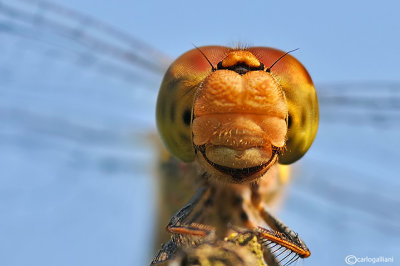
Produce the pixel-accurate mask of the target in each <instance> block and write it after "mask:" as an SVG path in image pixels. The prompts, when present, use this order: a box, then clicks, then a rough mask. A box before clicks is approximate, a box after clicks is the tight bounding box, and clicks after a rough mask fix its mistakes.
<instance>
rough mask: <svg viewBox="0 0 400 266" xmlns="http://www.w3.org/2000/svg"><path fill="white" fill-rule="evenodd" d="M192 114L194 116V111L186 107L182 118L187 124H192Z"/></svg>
mask: <svg viewBox="0 0 400 266" xmlns="http://www.w3.org/2000/svg"><path fill="white" fill-rule="evenodd" d="M191 116H192V113H191V112H190V110H189V109H186V110H185V111H184V112H183V115H182V119H183V123H185V125H187V126H190V118H191Z"/></svg>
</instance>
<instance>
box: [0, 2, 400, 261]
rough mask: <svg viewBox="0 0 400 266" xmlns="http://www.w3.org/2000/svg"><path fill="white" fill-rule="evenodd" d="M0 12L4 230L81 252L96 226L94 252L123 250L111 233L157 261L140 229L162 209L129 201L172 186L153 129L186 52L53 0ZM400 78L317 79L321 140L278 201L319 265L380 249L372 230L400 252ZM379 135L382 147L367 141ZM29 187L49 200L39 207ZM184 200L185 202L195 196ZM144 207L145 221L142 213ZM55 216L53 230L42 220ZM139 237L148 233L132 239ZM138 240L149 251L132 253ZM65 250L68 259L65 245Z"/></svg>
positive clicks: (26, 246) (127, 252)
mask: <svg viewBox="0 0 400 266" xmlns="http://www.w3.org/2000/svg"><path fill="white" fill-rule="evenodd" d="M0 18H1V20H0V25H1V30H0V38H1V43H2V47H3V48H2V50H3V51H2V55H1V57H0V59H1V63H0V66H1V72H0V73H1V94H2V97H1V102H0V103H1V110H2V112H1V115H2V118H3V119H2V121H4V122H3V125H2V140H3V142H2V147H3V148H2V158H3V162H5V165H8V166H9V167H7V168H5V169H4V171H6V172H5V173H4V174H3V175H4V176H7V177H8V178H4V179H2V181H1V182H2V188H3V189H4V190H5V193H3V195H6V197H7V198H6V201H7V202H8V204H7V205H5V204H4V203H2V209H3V210H5V212H4V213H5V217H6V218H5V220H4V221H3V223H5V224H6V225H7V226H5V227H3V228H10V227H12V228H16V230H15V231H17V232H21V233H20V234H17V235H15V234H12V232H13V231H12V230H9V231H8V232H2V235H5V236H6V239H15V241H14V242H15V243H17V242H18V243H23V244H22V245H18V247H19V250H21V252H23V253H27V252H30V250H32V248H33V250H35V251H36V254H44V253H43V252H42V251H41V250H40V249H39V247H33V246H34V245H30V244H31V242H30V241H27V240H26V238H25V237H24V235H29V236H30V239H44V242H45V245H46V246H47V247H49V248H50V247H52V246H54V243H56V244H57V245H58V246H57V245H56V246H57V247H59V248H58V250H60V251H59V252H61V254H62V255H64V256H67V254H69V253H71V252H72V253H73V254H75V256H74V257H75V258H76V259H77V258H82V257H85V254H86V253H85V254H83V251H82V250H85V248H86V245H85V244H76V243H75V244H74V245H73V244H70V243H72V242H76V241H72V239H71V236H79V235H81V233H82V231H81V229H80V227H82V228H84V229H86V230H85V232H88V235H89V237H88V240H87V241H88V242H86V244H87V243H90V245H89V246H90V247H89V248H88V250H89V252H88V253H89V254H96V255H97V256H98V257H99V259H101V260H102V261H107V259H108V260H111V259H110V257H112V256H106V255H105V254H104V256H103V255H98V252H95V250H96V247H97V248H98V247H99V244H97V245H96V243H98V242H99V241H97V240H95V239H94V237H93V236H95V235H101V236H102V237H104V238H105V239H112V240H116V239H117V240H118V241H119V243H125V245H124V247H125V248H122V249H121V248H119V247H117V246H115V245H113V244H112V243H111V242H112V241H111V242H110V243H108V242H107V241H104V242H103V241H101V242H102V243H103V244H102V245H103V247H104V246H105V247H107V250H108V251H109V253H108V254H110V253H111V254H118V256H116V257H118V258H119V259H120V260H122V258H125V260H124V261H122V262H121V263H119V264H120V265H124V264H128V263H127V261H131V260H134V261H135V262H138V263H137V264H145V263H148V262H149V260H150V257H151V255H152V253H153V251H147V252H148V254H147V255H146V251H143V248H142V247H143V246H147V247H150V246H152V242H153V240H152V237H150V236H149V235H151V233H148V232H147V233H145V232H144V231H145V230H140V228H142V227H145V226H146V225H147V224H151V223H156V221H155V220H158V219H157V218H154V217H155V216H151V215H150V214H149V213H148V211H147V210H148V209H150V208H143V204H135V205H134V206H133V207H132V205H131V204H129V202H141V203H142V202H143V197H144V195H146V194H151V195H155V194H157V193H156V192H158V191H157V189H161V188H157V189H154V188H152V186H151V182H154V183H163V182H165V180H158V179H156V180H154V179H151V178H149V175H148V172H150V173H151V174H150V176H154V177H157V176H160V175H161V174H160V173H159V172H158V171H155V169H154V168H155V166H154V165H155V159H154V158H155V153H158V154H159V152H158V151H157V152H155V151H154V150H153V149H151V148H149V147H151V145H152V144H147V142H150V143H154V137H153V135H150V136H149V134H148V132H151V131H152V130H154V122H152V121H154V107H155V106H156V102H155V99H156V95H157V90H158V88H159V85H160V83H161V78H162V76H163V75H164V73H165V72H166V70H167V67H168V65H169V64H170V63H171V62H172V59H170V58H169V57H168V56H165V54H164V53H163V52H160V51H159V50H158V49H155V48H151V46H150V45H148V44H147V43H145V42H143V41H142V40H140V39H137V38H134V37H132V36H130V35H128V34H124V33H123V32H122V31H120V30H118V29H115V28H114V27H110V26H108V25H107V24H106V23H104V22H102V21H99V20H96V19H93V18H91V17H89V16H86V15H83V14H81V12H77V11H75V10H72V9H69V8H67V7H64V6H61V5H57V4H53V3H51V2H45V1H28V0H26V1H23V0H21V1H2V2H1V9H0ZM182 52H183V51H182ZM399 87H400V86H399V84H397V83H391V82H381V83H344V84H326V85H324V84H322V85H320V84H317V86H316V88H317V94H318V98H319V103H320V111H321V113H320V129H319V132H318V134H317V137H316V140H315V143H314V144H313V146H312V148H311V150H310V151H309V152H308V153H307V155H306V156H305V157H304V158H303V159H302V160H301V163H299V164H295V165H294V167H293V169H292V170H291V171H292V173H291V176H292V177H291V180H292V181H291V182H290V183H289V185H288V186H287V189H286V190H284V191H282V193H281V195H282V198H285V201H283V199H280V200H278V203H277V204H276V205H277V209H280V212H281V214H280V215H279V217H281V218H282V220H283V221H286V222H287V223H288V225H290V227H291V228H295V230H296V231H298V232H301V236H302V238H303V239H304V240H305V242H306V243H307V245H308V246H309V247H310V250H312V251H313V255H312V256H311V257H310V259H309V260H306V263H307V264H308V263H309V264H310V265H312V264H316V265H320V264H324V263H325V262H326V259H327V254H330V258H332V260H331V261H332V265H337V264H338V261H340V262H342V261H343V258H344V257H345V255H348V253H349V252H350V251H352V250H354V247H356V248H355V250H356V251H358V252H359V253H363V252H364V253H365V252H368V251H370V250H371V247H370V245H367V244H360V242H363V241H361V240H363V239H367V237H368V239H369V240H368V242H370V241H371V240H373V241H374V242H375V243H376V242H379V241H380V240H381V239H382V238H384V239H385V244H384V246H385V252H386V253H387V254H390V253H392V254H395V253H394V249H395V247H396V239H398V236H399V232H400V230H399V227H398V223H396V221H397V220H398V218H399V217H398V214H397V213H395V212H393V211H392V210H394V209H396V206H397V202H398V200H399V199H398V196H396V195H397V192H396V191H397V188H398V183H397V181H396V180H395V179H394V178H393V177H395V176H396V172H397V171H396V170H397V169H396V165H397V164H396V160H395V159H396V158H397V155H398V147H397V146H396V143H397V141H396V137H397V135H398V128H397V127H396V124H398V118H399V108H398V107H399V106H398V103H399V89H398V88H399ZM360 136H363V137H362V138H361V137H360ZM366 139H369V140H378V139H379V140H386V141H387V142H388V143H390V144H391V145H378V144H376V143H377V142H374V141H372V142H366ZM366 143H368V145H367V144H366ZM366 146H368V147H369V148H370V149H371V152H361V151H365V149H366ZM343 151H346V152H343ZM159 156H160V158H161V163H160V165H159V168H163V169H164V170H167V171H168V172H170V174H171V172H172V173H173V172H175V173H177V172H180V171H189V172H190V171H191V170H190V169H186V168H185V166H184V165H182V164H181V163H179V162H176V161H174V159H171V157H169V156H168V155H165V154H159ZM162 156H164V157H162ZM377 158H385V160H382V161H380V160H379V159H377ZM163 159H164V161H163ZM365 162H368V164H367V165H368V167H367V166H366V164H365ZM16 165H23V166H24V167H16ZM171 165H172V166H173V167H172V168H171V167H169V166H171ZM130 177H132V178H130ZM133 177H134V178H133ZM19 184H24V186H22V185H21V186H22V187H25V188H26V189H22V188H20V187H19V186H18V185H19ZM180 185H182V186H185V184H180ZM190 185H192V184H189V186H190ZM112 188H119V189H120V190H117V189H114V190H115V191H118V192H114V190H113V189H112ZM173 189H174V187H172V188H171V191H176V190H173ZM175 189H176V187H175ZM143 190H145V191H144V192H143ZM121 191H123V192H121ZM188 191H189V193H187V194H189V197H190V196H191V195H190V194H191V192H192V191H191V190H188ZM383 191H384V193H382V192H383ZM90 192H91V193H90ZM12 195H14V196H12ZM122 195H131V196H130V197H131V198H130V197H129V196H125V197H123V196H122ZM139 195H140V196H139ZM175 197H179V195H175ZM182 197H185V196H182ZM186 197H187V195H186ZM27 198H34V199H36V200H35V201H31V202H30V203H29V204H27ZM150 200H155V199H154V198H150V199H148V201H150ZM174 200H175V201H176V202H177V203H176V206H175V210H177V209H179V208H180V207H181V206H182V205H179V204H184V202H185V200H186V199H184V201H183V202H182V199H177V198H175V199H174ZM174 200H173V201H174ZM110 202H112V203H122V205H123V206H124V207H125V208H122V207H116V206H118V204H113V205H112V206H110V205H111V203H110ZM178 202H180V203H178ZM283 202H284V203H283ZM282 205H283V206H282ZM71 206H75V207H76V209H75V208H74V209H72V207H71ZM99 206H104V207H103V208H100V207H99ZM127 206H129V207H130V208H131V209H133V210H134V211H133V210H131V212H129V208H126V207H127ZM279 207H281V208H279ZM87 210H91V212H90V211H89V212H87ZM111 213H112V214H113V215H111ZM126 213H128V214H126ZM137 213H140V217H141V218H140V219H138V218H134V217H135V216H136V215H137ZM89 214H93V215H92V216H91V215H89ZM21 217H24V218H25V219H21ZM55 217H64V219H62V220H61V219H60V220H58V219H57V218H55ZM99 217H101V219H97V218H99ZM110 217H116V218H115V220H113V219H112V218H110ZM146 217H147V218H146ZM27 218H30V219H27ZM33 218H34V219H33ZM169 218H170V217H168V219H169ZM49 219H50V225H51V226H50V228H44V227H43V226H40V225H42V224H46V223H47V224H49V223H48V222H49ZM22 220H24V221H27V222H25V223H24V222H22ZM121 220H126V221H129V222H130V223H132V224H135V226H132V227H129V228H131V229H130V231H128V236H129V237H127V235H126V234H123V235H122V234H121V233H117V234H115V233H114V234H111V233H107V230H103V229H104V228H105V227H106V226H109V225H110V224H112V222H114V223H113V225H114V227H113V228H115V225H120V222H119V221H121ZM138 220H139V221H141V223H140V226H139V224H138V222H137V221H138ZM160 220H161V219H160ZM63 221H69V223H68V224H67V223H66V222H63ZM106 222H109V223H106ZM294 223H296V224H294ZM74 224H75V227H73V226H72V225H74ZM52 226H53V227H54V228H53V227H52ZM162 226H163V225H159V226H157V228H161V227H162ZM24 228H27V229H24ZM34 228H38V229H37V230H34ZM124 228H128V227H126V226H125V227H124ZM149 231H152V230H151V229H149ZM338 232H340V233H338ZM115 235H117V236H118V237H119V238H117V236H115ZM157 235H158V233H157ZM364 236H365V237H364ZM126 238H129V239H132V241H133V240H135V243H134V244H132V243H126V241H127V240H121V239H126ZM59 239H69V242H68V241H66V242H65V241H63V243H65V247H67V248H65V249H64V248H62V247H64V246H63V245H62V244H61V241H60V240H59ZM121 241H122V242H121ZM124 241H125V242H124ZM14 242H12V241H10V243H11V244H13V243H14ZM78 242H79V241H78ZM105 242H107V244H104V243H105ZM364 242H367V241H364ZM136 243H140V244H136ZM131 245H133V247H134V248H130V247H131ZM11 246H12V247H14V248H15V247H16V246H17V244H15V245H11ZM84 247H85V248H84ZM127 247H128V248H127ZM35 248H36V249H35ZM149 249H151V248H149ZM4 250H7V249H4ZM15 250H17V249H15ZM136 250H139V251H137V252H136V253H134V254H136V255H135V257H137V258H135V259H132V258H131V257H130V256H132V254H133V252H135V251H136ZM67 251H68V252H69V253H68V252H67ZM96 251H97V250H96ZM374 251H376V247H375V249H374ZM91 252H93V253H91ZM8 253H10V254H12V252H11V250H10V252H8ZM364 253H363V254H364ZM386 253H385V254H386ZM58 254H60V253H58ZM143 254H145V255H143ZM79 255H81V256H79ZM43 256H44V255H43ZM51 256H54V258H53V260H56V259H57V254H54V255H51ZM51 256H50V258H51ZM86 256H87V255H86ZM68 257H69V256H68ZM14 259H16V260H18V258H14ZM112 259H113V262H114V263H115V257H113V258H112ZM10 260H11V259H10ZM71 260H72V259H71ZM70 262H71V261H70ZM72 263H74V262H71V263H70V264H72ZM50 264H51V263H50ZM74 264H76V263H74ZM110 264H111V262H110Z"/></svg>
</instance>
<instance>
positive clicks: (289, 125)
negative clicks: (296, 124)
mask: <svg viewBox="0 0 400 266" xmlns="http://www.w3.org/2000/svg"><path fill="white" fill-rule="evenodd" d="M292 122H293V121H292V116H291V115H290V114H288V117H287V126H288V129H290V127H291V126H292Z"/></svg>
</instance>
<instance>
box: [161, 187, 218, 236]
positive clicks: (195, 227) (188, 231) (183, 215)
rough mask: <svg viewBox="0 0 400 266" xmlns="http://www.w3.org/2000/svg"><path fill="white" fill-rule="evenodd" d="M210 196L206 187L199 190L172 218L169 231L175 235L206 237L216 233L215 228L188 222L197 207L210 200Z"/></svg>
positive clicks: (168, 227)
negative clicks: (207, 199)
mask: <svg viewBox="0 0 400 266" xmlns="http://www.w3.org/2000/svg"><path fill="white" fill-rule="evenodd" d="M209 194H210V189H208V188H206V187H201V188H200V189H199V190H197V192H196V194H195V195H194V196H193V198H192V199H191V200H190V201H189V202H188V203H187V204H186V205H185V206H184V207H183V208H182V209H180V210H179V211H178V212H177V213H176V214H175V215H174V216H172V218H171V220H170V221H169V223H168V225H167V227H166V229H167V231H169V232H170V233H173V234H179V235H188V236H199V237H206V236H208V235H210V234H211V233H212V232H213V231H214V228H213V227H211V226H207V225H204V224H199V223H195V222H190V221H187V219H188V217H189V216H190V214H192V212H193V210H194V209H195V208H196V206H198V204H199V203H200V202H201V201H202V200H203V201H204V200H205V199H206V198H208V196H209ZM192 220H193V219H192Z"/></svg>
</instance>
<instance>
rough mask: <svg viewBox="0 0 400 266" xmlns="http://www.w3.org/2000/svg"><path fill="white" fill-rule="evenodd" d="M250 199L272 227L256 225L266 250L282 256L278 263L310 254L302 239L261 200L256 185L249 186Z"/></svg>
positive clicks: (291, 260) (290, 261)
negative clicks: (266, 227)
mask: <svg viewBox="0 0 400 266" xmlns="http://www.w3.org/2000/svg"><path fill="white" fill-rule="evenodd" d="M251 190H252V191H251V192H252V194H251V201H252V204H253V206H254V207H255V208H256V209H257V210H258V212H259V214H260V216H261V217H262V219H263V220H264V221H265V222H266V223H267V225H268V226H269V227H270V228H271V229H272V230H269V229H265V228H262V227H258V228H257V229H255V231H256V232H258V237H259V239H260V242H261V243H262V245H263V246H264V247H265V248H266V250H269V251H271V252H272V253H273V254H274V255H275V256H276V257H279V256H281V255H282V256H283V259H281V260H280V261H279V263H281V262H284V261H286V263H285V264H287V265H288V264H290V263H292V262H293V261H294V260H295V259H296V258H299V257H300V258H307V257H309V256H310V255H311V252H310V251H309V249H308V247H307V246H306V244H305V243H304V241H303V240H302V239H301V238H300V237H299V236H298V234H297V233H295V232H294V231H293V230H292V229H290V228H289V227H288V226H287V225H285V224H284V223H283V222H282V221H281V220H279V219H278V218H277V217H276V216H274V215H273V214H272V213H271V212H270V211H269V210H268V208H267V207H266V206H265V204H264V203H263V202H262V200H261V195H260V193H259V189H258V185H257V184H255V185H252V187H251Z"/></svg>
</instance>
